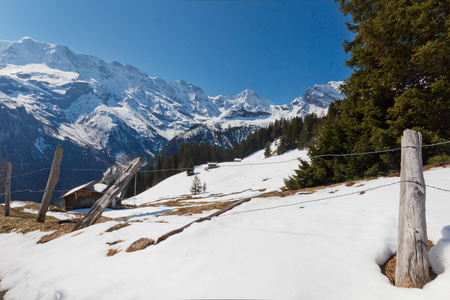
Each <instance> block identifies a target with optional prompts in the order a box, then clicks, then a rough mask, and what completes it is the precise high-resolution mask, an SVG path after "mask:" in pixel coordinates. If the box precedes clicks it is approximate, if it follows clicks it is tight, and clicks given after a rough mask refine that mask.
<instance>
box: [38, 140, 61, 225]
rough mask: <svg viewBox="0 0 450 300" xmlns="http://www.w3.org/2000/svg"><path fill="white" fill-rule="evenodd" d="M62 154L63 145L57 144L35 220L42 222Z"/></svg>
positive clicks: (57, 178) (56, 181) (56, 177)
mask: <svg viewBox="0 0 450 300" xmlns="http://www.w3.org/2000/svg"><path fill="white" fill-rule="evenodd" d="M62 155H63V147H62V146H61V145H58V147H56V151H55V156H54V157H53V163H52V169H51V171H50V176H49V177H48V181H47V186H46V187H45V191H44V196H42V202H41V206H40V207H39V211H38V214H37V221H38V222H44V221H45V214H46V213H47V210H48V206H49V204H50V200H51V199H52V195H53V190H54V189H55V186H56V184H57V183H58V180H59V166H60V165H61V160H62Z"/></svg>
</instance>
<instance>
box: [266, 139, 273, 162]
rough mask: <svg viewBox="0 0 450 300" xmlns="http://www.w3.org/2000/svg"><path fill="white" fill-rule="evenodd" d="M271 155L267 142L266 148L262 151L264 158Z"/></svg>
mask: <svg viewBox="0 0 450 300" xmlns="http://www.w3.org/2000/svg"><path fill="white" fill-rule="evenodd" d="M271 153H272V151H271V150H270V142H269V141H267V143H266V147H265V149H264V157H266V158H267V157H269V156H270V154H271Z"/></svg>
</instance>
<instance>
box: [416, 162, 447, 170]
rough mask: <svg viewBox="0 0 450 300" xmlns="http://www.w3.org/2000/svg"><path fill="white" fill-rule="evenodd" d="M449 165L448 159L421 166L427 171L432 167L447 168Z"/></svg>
mask: <svg viewBox="0 0 450 300" xmlns="http://www.w3.org/2000/svg"><path fill="white" fill-rule="evenodd" d="M448 167H450V161H441V162H438V163H435V164H432V165H427V166H424V167H423V170H424V171H428V170H430V169H433V168H448Z"/></svg>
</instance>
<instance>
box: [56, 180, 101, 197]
mask: <svg viewBox="0 0 450 300" xmlns="http://www.w3.org/2000/svg"><path fill="white" fill-rule="evenodd" d="M107 188H108V186H107V185H106V184H103V183H100V182H98V181H96V180H92V181H90V182H88V183H85V184H83V185H80V186H79V187H76V188H73V189H71V190H70V191H68V192H67V193H66V194H64V195H63V196H61V197H60V198H65V197H67V196H69V195H71V194H73V193H75V192H78V191H80V190H89V191H92V192H97V193H103V192H105V191H106V189H107Z"/></svg>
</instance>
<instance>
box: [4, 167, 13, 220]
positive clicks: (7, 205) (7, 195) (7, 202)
mask: <svg viewBox="0 0 450 300" xmlns="http://www.w3.org/2000/svg"><path fill="white" fill-rule="evenodd" d="M11 169H12V167H11V163H10V162H9V163H7V164H6V183H5V217H8V216H9V215H10V214H11Z"/></svg>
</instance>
